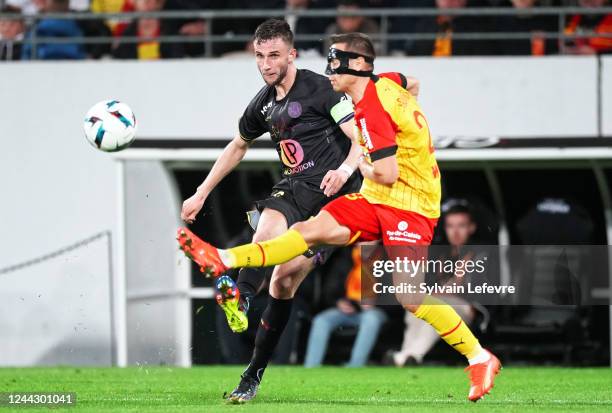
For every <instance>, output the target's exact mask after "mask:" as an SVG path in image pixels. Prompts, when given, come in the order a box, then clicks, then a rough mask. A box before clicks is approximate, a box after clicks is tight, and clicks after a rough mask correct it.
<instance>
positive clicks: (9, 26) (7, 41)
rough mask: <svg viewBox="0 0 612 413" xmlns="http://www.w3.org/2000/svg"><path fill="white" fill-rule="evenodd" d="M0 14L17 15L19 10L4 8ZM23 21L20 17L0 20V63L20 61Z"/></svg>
mask: <svg viewBox="0 0 612 413" xmlns="http://www.w3.org/2000/svg"><path fill="white" fill-rule="evenodd" d="M1 10H2V13H19V10H17V9H15V8H13V7H10V6H5V7H3V8H2V9H1ZM23 30H24V28H23V19H22V18H21V17H10V18H9V17H3V18H0V61H10V60H19V59H21V47H22V45H21V43H19V41H20V40H23Z"/></svg>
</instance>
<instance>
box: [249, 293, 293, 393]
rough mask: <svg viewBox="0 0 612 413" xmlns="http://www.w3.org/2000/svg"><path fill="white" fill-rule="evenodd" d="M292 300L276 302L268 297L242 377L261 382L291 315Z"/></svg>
mask: <svg viewBox="0 0 612 413" xmlns="http://www.w3.org/2000/svg"><path fill="white" fill-rule="evenodd" d="M292 305H293V298H290V299H288V300H278V299H276V298H274V297H272V296H270V297H268V306H267V307H266V309H265V310H264V312H263V314H262V316H261V324H260V325H259V328H258V329H257V335H256V336H255V349H254V350H253V357H252V358H251V363H250V364H249V367H247V369H246V370H245V371H244V373H243V375H244V376H249V377H252V378H254V379H255V380H257V381H261V378H262V376H263V373H264V370H265V369H266V367H267V366H268V362H269V361H270V359H271V358H272V354H273V353H274V349H275V348H276V344H277V343H278V341H279V340H280V336H281V334H283V331H284V330H285V326H286V325H287V322H288V321H289V316H290V315H291V306H292Z"/></svg>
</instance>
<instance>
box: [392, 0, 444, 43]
mask: <svg viewBox="0 0 612 413" xmlns="http://www.w3.org/2000/svg"><path fill="white" fill-rule="evenodd" d="M435 6H436V2H435V0H397V7H400V8H402V9H405V8H434V7H435ZM421 19H422V17H419V16H397V17H391V18H390V19H389V24H390V28H389V32H390V33H391V34H407V33H409V34H413V33H415V29H416V27H417V24H418V23H419V21H420V20H421ZM414 43H415V41H414V40H412V39H410V40H392V41H390V42H389V50H390V52H391V54H394V55H403V54H405V53H406V51H407V50H412V49H413V48H414Z"/></svg>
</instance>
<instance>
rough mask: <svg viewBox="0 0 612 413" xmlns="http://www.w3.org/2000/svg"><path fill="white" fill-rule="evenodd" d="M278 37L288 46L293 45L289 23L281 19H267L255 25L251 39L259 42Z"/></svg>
mask: <svg viewBox="0 0 612 413" xmlns="http://www.w3.org/2000/svg"><path fill="white" fill-rule="evenodd" d="M279 37H280V38H281V39H282V40H283V41H284V42H285V43H287V44H288V45H289V46H293V32H292V31H291V27H289V23H287V22H286V21H285V20H283V19H268V20H266V21H265V22H263V23H262V24H260V25H259V26H257V29H256V30H255V35H254V36H253V40H254V41H255V42H257V44H259V43H261V42H265V41H267V40H272V39H277V38H279Z"/></svg>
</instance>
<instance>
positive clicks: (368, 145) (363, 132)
mask: <svg viewBox="0 0 612 413" xmlns="http://www.w3.org/2000/svg"><path fill="white" fill-rule="evenodd" d="M359 125H360V126H361V136H362V137H363V141H364V143H365V146H366V148H368V149H370V150H372V149H374V145H373V144H372V139H371V138H370V132H368V127H367V125H366V120H365V118H361V119H359Z"/></svg>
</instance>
